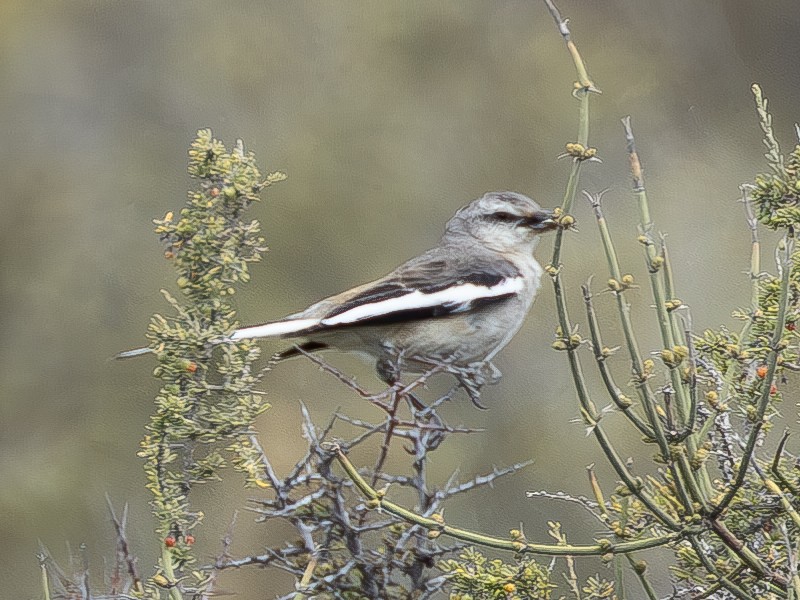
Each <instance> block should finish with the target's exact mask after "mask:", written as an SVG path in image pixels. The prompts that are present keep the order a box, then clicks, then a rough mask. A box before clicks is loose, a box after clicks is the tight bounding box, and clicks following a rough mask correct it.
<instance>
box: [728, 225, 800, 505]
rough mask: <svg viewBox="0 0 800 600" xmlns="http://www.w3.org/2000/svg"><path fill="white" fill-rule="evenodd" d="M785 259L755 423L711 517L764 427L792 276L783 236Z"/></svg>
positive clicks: (737, 484)
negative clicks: (733, 473) (728, 484)
mask: <svg viewBox="0 0 800 600" xmlns="http://www.w3.org/2000/svg"><path fill="white" fill-rule="evenodd" d="M783 243H784V259H783V261H782V263H783V264H782V265H781V267H782V270H783V273H782V274H781V289H780V296H779V299H778V315H777V318H776V319H775V331H773V333H772V340H771V342H770V350H769V353H768V354H767V359H766V365H767V374H766V376H765V377H764V383H763V388H762V390H761V396H760V397H759V398H758V402H757V404H756V416H755V423H753V427H752V429H750V434H749V435H748V436H747V442H746V443H745V447H744V452H743V454H742V459H741V461H740V463H739V469H738V470H737V472H736V477H735V478H734V480H733V483H732V484H731V486H730V487H729V489H728V491H727V493H726V494H725V496H724V497H723V498H722V500H721V501H720V502H719V504H718V505H717V506H716V507H715V508H714V510H713V513H712V516H716V515H719V514H720V513H722V512H723V511H724V510H725V509H726V508H727V507H728V505H729V504H730V503H731V500H733V497H734V496H735V495H736V493H737V492H738V491H739V489H740V488H741V487H742V484H743V483H744V479H745V477H746V475H747V471H748V468H749V465H750V458H751V457H752V455H753V451H754V450H755V447H756V442H757V441H758V436H759V433H760V432H761V429H762V427H763V426H764V415H765V414H766V412H767V407H768V406H769V398H770V391H771V387H772V382H773V380H774V379H775V370H776V368H777V364H778V355H779V354H780V343H781V338H782V336H783V328H784V327H785V326H786V309H787V305H788V303H789V280H790V278H791V272H792V246H793V244H792V243H791V239H789V238H788V237H786V238H784V240H783Z"/></svg>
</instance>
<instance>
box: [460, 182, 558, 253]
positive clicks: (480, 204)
mask: <svg viewBox="0 0 800 600" xmlns="http://www.w3.org/2000/svg"><path fill="white" fill-rule="evenodd" d="M557 226H558V223H557V222H556V220H555V218H554V214H553V211H550V210H547V209H543V208H541V207H540V206H539V205H538V204H536V202H534V201H533V200H531V199H530V198H528V197H527V196H523V195H522V194H517V193H515V192H489V193H487V194H484V195H483V197H482V198H478V199H477V200H474V201H472V202H470V203H469V204H467V205H466V206H465V207H463V208H461V209H460V210H459V211H458V212H457V213H456V214H455V215H454V216H453V218H452V219H450V220H449V221H448V222H447V226H446V227H445V234H444V237H445V239H448V238H450V237H452V238H455V237H458V236H464V235H468V236H470V237H472V238H474V239H476V240H477V241H479V242H480V243H481V244H483V245H484V246H486V247H488V248H491V249H492V250H496V251H499V252H523V253H528V252H532V251H533V249H534V248H535V247H536V244H537V242H538V236H539V234H540V233H544V232H545V231H551V230H553V229H555V228H556V227H557Z"/></svg>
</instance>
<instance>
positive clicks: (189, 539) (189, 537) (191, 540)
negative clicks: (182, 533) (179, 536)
mask: <svg viewBox="0 0 800 600" xmlns="http://www.w3.org/2000/svg"><path fill="white" fill-rule="evenodd" d="M183 539H184V540H186V543H187V544H189V545H190V546H191V545H192V544H194V536H193V535H192V534H191V533H190V534H189V535H187V536H186V537H184V538H183Z"/></svg>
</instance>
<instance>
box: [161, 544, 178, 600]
mask: <svg viewBox="0 0 800 600" xmlns="http://www.w3.org/2000/svg"><path fill="white" fill-rule="evenodd" d="M161 567H162V568H163V569H164V577H166V578H167V581H169V583H170V585H171V586H172V587H170V588H169V597H170V599H171V600H183V596H182V595H181V592H180V590H179V589H178V580H177V578H176V576H175V568H174V567H173V565H172V552H171V551H170V549H169V548H168V547H167V545H166V544H162V545H161Z"/></svg>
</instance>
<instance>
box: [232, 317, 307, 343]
mask: <svg viewBox="0 0 800 600" xmlns="http://www.w3.org/2000/svg"><path fill="white" fill-rule="evenodd" d="M319 324H320V320H319V319H284V320H282V321H273V322H272V323H264V324H263V325H253V326H252V327H244V328H243V329H237V330H236V331H234V332H233V334H232V335H231V339H232V340H246V339H253V338H267V337H296V336H299V335H303V334H304V333H306V332H307V331H308V330H309V329H312V328H313V327H315V326H317V325H319Z"/></svg>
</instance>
